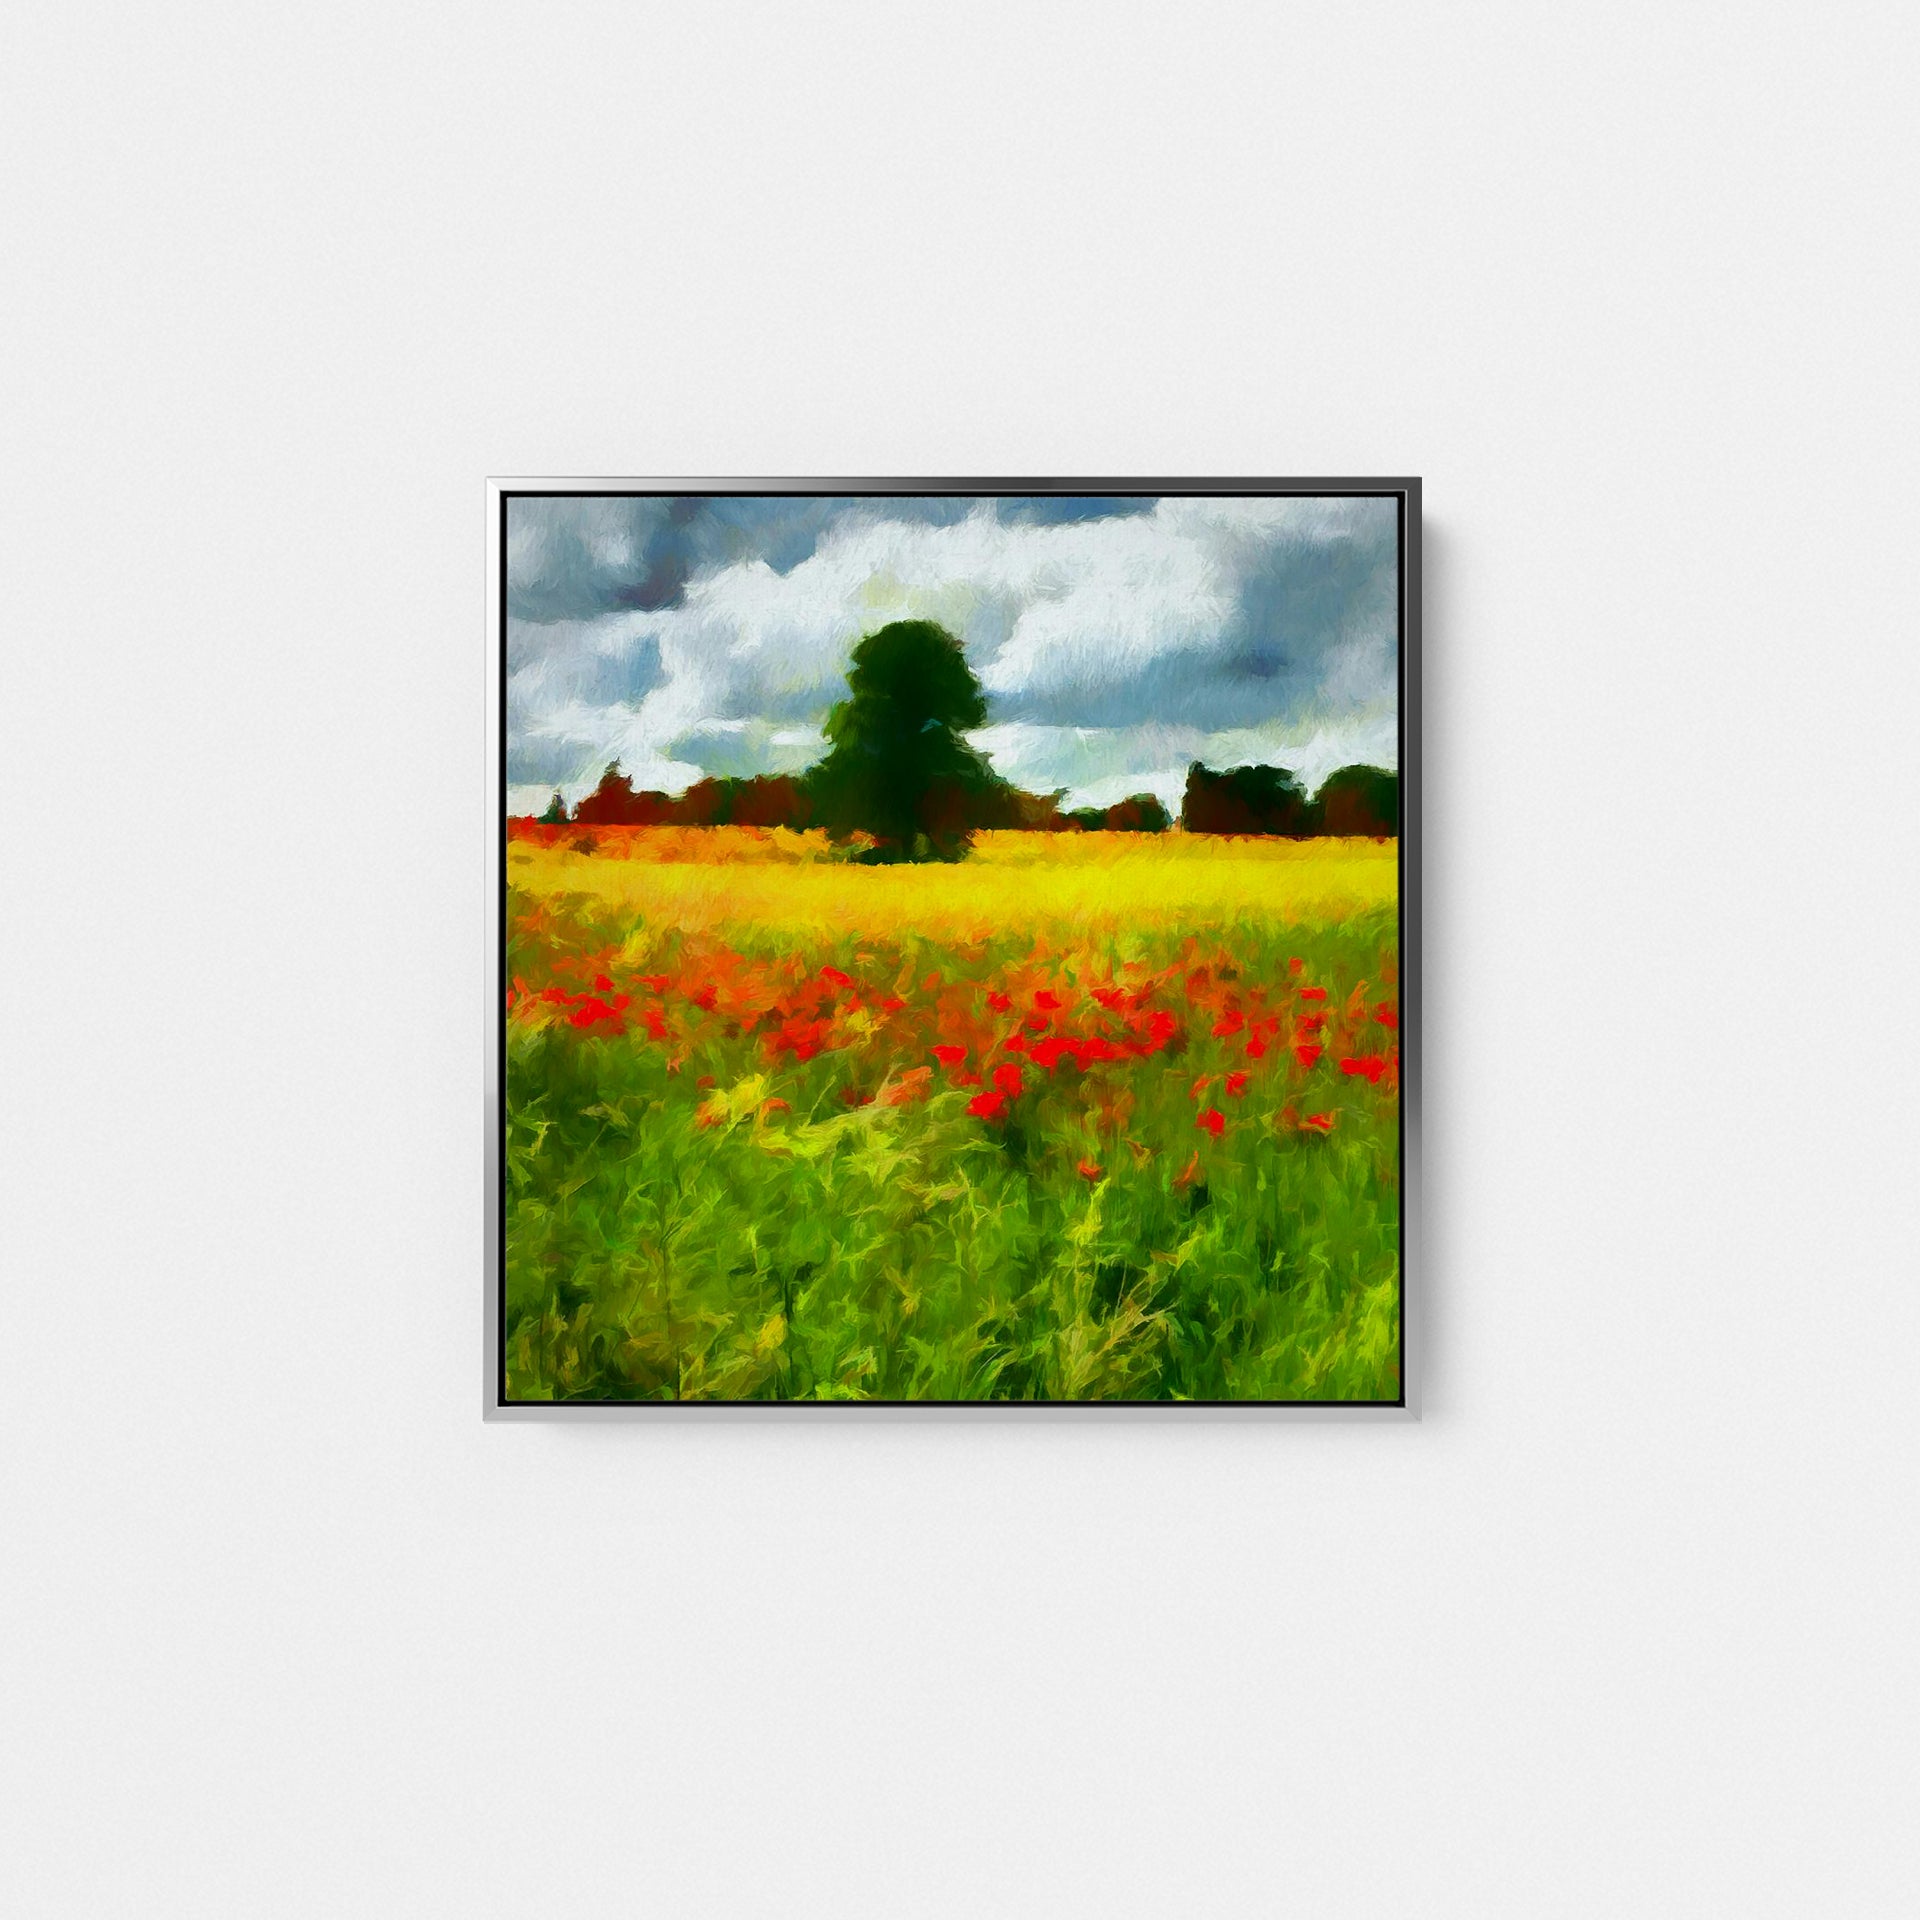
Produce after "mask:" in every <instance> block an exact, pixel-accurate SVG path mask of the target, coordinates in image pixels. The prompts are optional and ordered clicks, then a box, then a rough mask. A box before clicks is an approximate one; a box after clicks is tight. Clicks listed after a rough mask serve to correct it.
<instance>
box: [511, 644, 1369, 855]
mask: <svg viewBox="0 0 1920 1920" xmlns="http://www.w3.org/2000/svg"><path fill="white" fill-rule="evenodd" d="M986 718H987V703H986V696H985V695H984V693H983V692H982V691H981V687H980V682H979V680H978V679H977V678H976V677H975V675H974V672H973V669H972V668H971V667H970V666H969V665H968V664H967V658H966V654H965V652H964V650H963V649H962V648H961V645H960V643H959V641H958V640H956V639H955V638H954V637H953V635H952V634H950V633H948V632H947V631H946V629H945V628H944V627H939V626H936V625H934V623H933V622H932V621H930V620H895V621H892V622H890V623H889V624H888V625H886V626H884V627H881V628H880V629H879V630H878V631H877V632H874V633H870V634H867V635H865V636H864V637H863V638H862V639H861V640H860V641H859V642H858V644H857V645H856V646H855V647H854V649H853V656H852V660H851V662H850V663H849V666H848V669H847V697H846V698H845V699H844V700H842V701H840V702H838V703H837V704H836V705H835V706H834V708H833V710H832V712H831V713H829V714H828V716H827V724H826V737H827V752H826V755H825V757H824V758H823V759H821V760H820V761H819V762H818V763H817V764H816V765H814V766H811V767H809V768H808V769H807V770H806V772H805V773H801V774H786V773H775V774H754V775H751V776H749V777H747V778H744V779H709V780H696V781H695V782H694V783H693V785H692V786H690V787H689V788H688V789H687V790H686V792H685V793H683V794H680V795H679V796H677V797H675V796H673V795H669V794H666V793H661V792H656V791H653V790H651V789H649V790H646V791H641V792H636V791H635V790H634V785H633V782H632V781H631V780H630V779H628V778H627V776H626V775H625V774H624V773H622V772H621V771H620V768H619V765H618V763H616V764H614V765H613V766H610V767H609V768H608V769H607V770H606V772H605V773H604V774H603V775H602V776H601V779H600V784H599V785H598V786H597V787H595V788H594V790H593V791H592V792H591V793H590V794H588V795H587V796H586V797H585V798H584V799H583V800H582V801H581V802H580V803H579V805H578V806H576V807H575V808H574V809H573V811H572V813H571V814H569V813H568V811H567V805H566V802H565V800H564V799H563V798H562V797H561V796H560V795H559V794H558V793H556V794H555V795H554V796H553V800H552V802H551V804H550V805H549V806H548V808H547V810H546V812H545V813H543V814H542V815H541V816H540V818H541V820H542V822H543V823H545V824H547V825H549V826H562V825H574V826H583V827H664V826H674V827H792V828H795V829H799V830H804V829H806V828H809V827H823V828H825V829H826V831H827V832H828V833H829V834H830V835H831V836H832V837H833V838H834V839H836V840H840V841H846V840H849V839H851V838H852V836H853V835H855V834H862V835H864V836H865V840H864V842H863V843H862V844H863V845H864V847H865V851H864V852H863V853H862V854H861V855H860V857H861V858H862V859H866V860H872V861H894V860H958V859H961V858H963V857H964V856H965V854H966V851H967V848H968V846H969V845H970V844H971V842H972V839H973V836H974V834H976V833H978V832H980V831H981V830H982V829H991V828H1023V829H1025V830H1027V831H1029V832H1040V833H1070V832H1076V831H1079V832H1086V831H1106V832H1120V833H1164V832H1165V831H1166V830H1167V828H1168V827H1169V826H1171V825H1172V824H1173V823H1172V820H1171V819H1170V818H1169V816H1168V813H1167V810H1166V808H1165V806H1163V805H1162V804H1161V802H1160V801H1159V799H1158V798H1157V797H1156V796H1155V795H1153V794H1151V793H1135V794H1130V795H1128V797H1127V798H1126V799H1124V800H1120V801H1116V802H1115V803H1114V804H1113V805H1112V806H1110V807H1070V808H1069V807H1063V806H1062V804H1061V803H1062V801H1064V800H1065V798H1066V793H1065V790H1064V789H1063V790H1061V791H1059V792H1056V793H1046V794H1041V793H1028V792H1026V791H1025V790H1024V789H1022V788H1020V787H1016V786H1013V785H1012V784H1011V783H1009V782H1008V781H1005V780H1003V779H1001V778H1000V776H999V775H998V774H996V773H995V772H994V770H993V768H992V766H991V765H990V764H989V763H988V761H987V759H986V757H985V755H983V754H981V753H980V752H979V751H977V750H976V749H975V748H974V747H973V746H972V745H970V744H969V742H968V740H967V738H966V735H967V734H968V733H969V732H970V731H972V730H973V729H974V728H977V727H981V726H984V725H985V724H986ZM1399 819H1400V782H1399V776H1398V775H1397V774H1392V773H1388V772H1385V771H1384V770H1383V769H1381V768H1379V767H1342V768H1341V769H1340V771H1339V772H1338V773H1336V774H1333V775H1332V776H1330V777H1329V778H1328V779H1326V780H1325V781H1323V782H1322V783H1321V785H1320V789H1319V791H1318V792H1317V793H1314V794H1312V795H1309V794H1308V793H1307V790H1306V789H1305V788H1304V787H1303V786H1302V785H1301V783H1300V781H1299V780H1298V779H1297V778H1296V777H1295V776H1294V775H1293V774H1291V773H1289V772H1288V771H1287V770H1286V769H1285V768H1284V767H1265V766H1258V767H1230V768H1228V769H1227V770H1226V771H1225V772H1224V773H1215V772H1213V771H1212V770H1211V769H1210V768H1208V767H1203V766H1201V765H1200V764H1199V762H1198V761H1196V762H1195V763H1194V764H1193V765H1192V766H1191V767H1189V768H1188V770H1187V786H1186V792H1185V795H1184V796H1183V798H1182V801H1181V807H1180V824H1181V825H1182V826H1183V827H1184V828H1185V829H1186V830H1187V831H1188V832H1189V833H1239V834H1282V835H1286V836H1288V837H1290V838H1295V839H1299V838H1306V837H1309V836H1312V835H1315V834H1376V835H1378V834H1392V833H1397V832H1398V831H1399Z"/></svg>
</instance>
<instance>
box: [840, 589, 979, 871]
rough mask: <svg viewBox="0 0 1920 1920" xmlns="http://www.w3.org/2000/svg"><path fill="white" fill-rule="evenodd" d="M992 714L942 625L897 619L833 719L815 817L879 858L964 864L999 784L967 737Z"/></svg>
mask: <svg viewBox="0 0 1920 1920" xmlns="http://www.w3.org/2000/svg"><path fill="white" fill-rule="evenodd" d="M986 718H987V702H986V696H985V695H984V694H983V693H982V692H981V691H980V682H979V681H978V680H977V679H975V677H974V673H973V669H972V668H971V667H970V666H968V665H967V656H966V655H965V654H964V653H963V652H962V651H961V648H960V643H959V641H958V640H956V639H955V638H954V637H953V635H952V634H950V633H948V632H947V630H946V629H945V628H944V627H939V626H936V625H935V624H934V623H933V622H932V621H931V620H896V621H894V622H893V623H892V624H891V625H889V626H884V627H882V628H880V629H879V631H878V632H876V633H870V634H868V635H866V636H865V638H864V639H862V640H861V641H860V642H859V644H858V645H856V646H855V648H854V650H853V661H852V664H851V666H850V667H849V668H848V670H847V697H846V698H845V699H844V700H842V701H841V702H840V703H839V704H838V705H837V706H836V707H835V708H834V709H833V711H832V713H831V714H829V715H828V716H827V728H826V732H827V739H828V741H829V743H830V746H829V751H828V753H827V757H826V758H825V759H824V760H822V761H821V762H820V763H819V764H818V765H817V766H816V767H814V768H813V770H812V771H811V772H810V773H809V774H808V776H807V785H808V788H809V789H810V791H811V793H812V796H813V803H814V817H815V818H816V819H817V820H818V821H820V822H821V823H822V824H823V825H824V826H826V827H827V828H828V829H829V830H830V831H831V832H833V833H834V834H836V835H839V836H842V837H845V836H847V835H851V834H853V833H855V832H863V833H867V834H870V835H871V836H872V838H873V842H874V844H873V847H872V849H871V851H870V853H869V854H868V856H867V857H868V858H870V859H873V860H883V861H885V860H957V859H959V858H960V857H961V856H962V855H963V854H964V853H965V852H966V850H967V847H968V845H969V843H970V842H971V840H972V836H973V829H974V827H975V826H977V825H978V824H980V822H981V820H982V819H983V817H984V816H985V814H986V812H987V811H988V810H989V808H990V806H991V802H992V800H993V798H994V796H995V791H996V789H997V788H998V787H999V785H1000V782H999V781H998V780H997V779H996V777H995V775H994V772H993V769H992V768H991V767H990V766H989V765H988V764H987V762H986V760H985V759H984V758H983V757H982V755H980V754H979V753H977V752H975V751H974V749H973V748H972V747H970V746H969V745H968V744H967V742H966V740H965V739H964V738H962V735H963V734H964V733H965V732H966V730H967V729H968V728H969V727H978V726H984V725H985V724H986Z"/></svg>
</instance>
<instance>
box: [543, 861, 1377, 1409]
mask: <svg viewBox="0 0 1920 1920" xmlns="http://www.w3.org/2000/svg"><path fill="white" fill-rule="evenodd" d="M1089 838H1090V839H1101V840H1105V839H1112V840H1123V839H1131V838H1137V836H1089ZM1096 852H1103V853H1104V857H1105V858H1106V859H1107V861H1108V863H1109V866H1110V867H1111V868H1112V870H1113V876H1114V885H1115V887H1116V889H1117V890H1118V891H1119V892H1120V893H1121V894H1122V895H1124V893H1125V892H1126V891H1127V887H1128V882H1129V881H1133V882H1136V883H1137V885H1138V888H1139V901H1138V908H1137V911H1135V912H1132V913H1129V914H1127V915H1126V916H1124V917H1123V923H1122V922H1114V923H1109V924H1107V925H1104V926H1100V925H1096V924H1092V923H1090V922H1089V920H1088V918H1087V916H1086V915H1085V914H1084V913H1082V912H1080V911H1079V910H1078V909H1077V908H1076V912H1075V915H1074V916H1072V917H1070V918H1069V919H1068V920H1066V921H1064V922H1062V921H1060V920H1058V919H1055V918H1051V917H1050V916H1049V915H1048V913H1047V911H1046V888H1045V882H1044V876H1043V877H1042V878H1041V879H1039V880H1029V881H1028V883H1027V884H1026V885H1025V886H1023V887H1019V888H1012V889H1010V890H1009V901H1010V902H1011V901H1013V900H1014V899H1015V898H1017V897H1020V898H1023V900H1024V904H1023V906H1022V908H1021V910H1020V915H1019V917H1020V918H1024V920H1025V921H1026V924H1024V925H1021V924H1012V925H1009V926H1006V927H1004V928H994V927H988V928H985V929H977V930H970V931H968V932H966V933H964V934H961V935H958V936H956V935H955V934H954V933H952V932H951V931H946V932H943V933H936V934H926V933H922V932H921V931H919V930H918V929H917V928H916V927H915V926H914V925H912V924H902V923H901V917H900V915H899V913H898V912H897V911H896V910H895V909H896V908H897V905H898V901H897V898H893V897H890V896H885V895H884V877H883V876H879V875H875V874H873V873H871V871H865V870H863V871H861V872H859V873H857V874H856V875H855V876H854V877H853V878H852V879H851V880H849V881H846V882H844V883H841V882H836V884H845V885H848V886H851V887H853V888H855V889H858V888H859V887H860V886H861V885H862V884H863V883H864V882H866V881H868V880H875V881H880V882H881V885H880V886H877V887H875V888H874V889H872V894H873V899H872V909H873V910H872V911H864V912H863V911H861V910H860V908H861V902H862V900H863V899H864V898H865V896H864V895H861V894H859V893H858V892H856V893H854V894H851V895H849V898H850V899H851V900H852V902H853V906H852V908H851V909H850V910H849V911H848V912H847V913H845V914H842V915H840V916H839V917H838V924H837V925H836V924H835V923H834V921H833V920H832V919H829V921H828V923H827V924H824V925H820V926H818V927H816V928H815V929H814V930H813V931H812V932H811V933H805V934H803V933H801V932H797V931H796V930H795V929H794V928H792V927H777V926H769V925H766V924H764V923H762V922H761V921H758V920H755V921H748V922H743V923H739V924H728V923H726V922H725V921H724V920H722V921H720V922H719V923H715V921H714V918H713V916H712V915H710V914H702V915H700V916H689V915H687V914H686V913H684V912H677V911H675V909H674V896H673V895H672V894H671V890H670V889H665V888H663V889H662V892H661V897H660V899H659V901H658V903H657V906H656V910H655V911H653V912H651V913H649V912H648V911H647V908H648V905H649V903H650V900H651V896H650V894H649V892H648V886H649V884H650V883H649V881H648V879H647V877H646V876H645V875H641V876H638V877H637V878H636V876H635V875H634V874H632V873H631V872H625V873H622V874H621V875H620V876H619V878H620V885H619V886H618V887H616V888H614V889H612V891H611V894H610V893H609V890H608V889H607V888H606V887H605V886H600V887H598V888H590V887H588V886H586V885H585V884H571V885H570V884H568V883H567V882H568V878H569V875H568V873H567V872H566V871H564V870H563V866H564V863H563V864H562V866H556V867H553V868H550V869H547V870H543V871H528V870H526V866H525V863H523V864H522V870H521V871H520V872H519V873H517V874H516V884H515V885H514V887H513V888H512V889H511V890H510V895H509V926H508V956H507V966H508V980H509V985H508V988H507V992H506V1022H507V1046H508V1080H507V1093H508V1100H507V1143H506V1145H507V1155H506V1173H507V1207H508V1226H507V1279H506V1300H505V1309H506V1340H505V1361H506V1373H507V1390H508V1395H509V1397H510V1398H512V1399H522V1400H545V1399H588V1400H634V1399H663V1398H664V1399H673V1398H700V1399H722V1400H742V1399H755V1400H763V1399H868V1398H879V1399H889V1400H974V1399H992V1398H1014V1399H1041V1400H1091V1399H1201V1400H1227V1401H1232V1400H1356V1401H1369V1400H1371V1401H1380V1400H1393V1399H1396V1398H1397V1397H1398V1396H1399V1392H1400V1382H1399V1358H1400V1354H1399V1323H1400V1314H1399V1244H1400V1186H1399V1124H1398V1104H1399V1071H1400V1054H1399V998H1398V967H1397V952H1396V949H1395V944H1394V926H1395V921H1394V916H1393V914H1392V912H1391V911H1390V910H1387V909H1383V908H1382V907H1381V906H1379V905H1378V904H1377V901H1375V900H1373V899H1370V898H1364V897H1363V898H1359V899H1357V900H1356V903H1355V904H1354V906H1353V908H1352V910H1351V911H1349V912H1344V913H1338V912H1327V911H1325V910H1323V911H1322V912H1321V914H1320V916H1319V917H1318V918H1317V919H1315V920H1313V921H1307V920H1303V919H1297V918H1291V917H1289V916H1288V915H1287V914H1286V913H1285V912H1284V911H1275V910H1272V909H1271V908H1270V907H1266V906H1262V905H1261V904H1260V903H1254V902H1250V903H1249V905H1248V907H1247V909H1246V911H1245V912H1244V913H1243V914H1239V915H1235V916H1231V917H1229V918H1228V919H1227V920H1226V921H1225V923H1224V924H1212V925H1208V926H1206V927H1204V928H1199V929H1193V930H1189V929H1186V928H1183V927H1182V926H1181V925H1180V924H1179V923H1178V899H1177V897H1176V896H1177V895H1178V893H1179V881H1178V877H1177V868H1170V867H1169V865H1168V862H1169V860H1170V858H1171V859H1176V860H1177V859H1178V858H1179V850H1178V849H1177V848H1169V847H1167V846H1165V845H1162V846H1161V847H1159V848H1156V849H1154V850H1153V857H1154V860H1155V862H1156V864H1154V865H1152V866H1148V865H1146V864H1141V865H1140V866H1139V867H1138V871H1137V872H1136V871H1133V870H1131V869H1130V868H1129V866H1128V862H1129V860H1131V859H1133V858H1134V855H1133V853H1132V851H1131V850H1130V849H1126V848H1120V849H1117V850H1116V849H1114V848H1107V849H1104V850H1095V849H1089V851H1088V855H1087V858H1088V859H1092V858H1093V857H1094V856H1095V853H1096ZM1186 858H1187V860H1188V862H1189V864H1191V862H1192V858H1193V856H1192V855H1188V856H1186ZM1141 859H1142V861H1143V862H1144V859H1145V856H1144V855H1143V856H1141ZM1170 876H1171V877H1170ZM1075 897H1076V899H1077V898H1078V896H1075ZM636 908H637V910H636ZM1009 912H1010V913H1012V912H1013V908H1012V906H1011V905H1010V906H1009ZM917 917H920V918H924V917H925V916H924V915H921V916H917ZM1214 918H1215V919H1216V920H1218V918H1219V916H1217V915H1215V916H1214Z"/></svg>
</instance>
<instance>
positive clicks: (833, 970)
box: [820, 967, 853, 987]
mask: <svg viewBox="0 0 1920 1920" xmlns="http://www.w3.org/2000/svg"><path fill="white" fill-rule="evenodd" d="M820 978H821V979H822V980H824V981H826V983H827V984H828V985H829V986H831V987H850V986H852V985H853V976H852V975H851V974H850V973H842V972H841V971H840V969H839V968H838V967H822V968H821V969H820Z"/></svg>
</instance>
